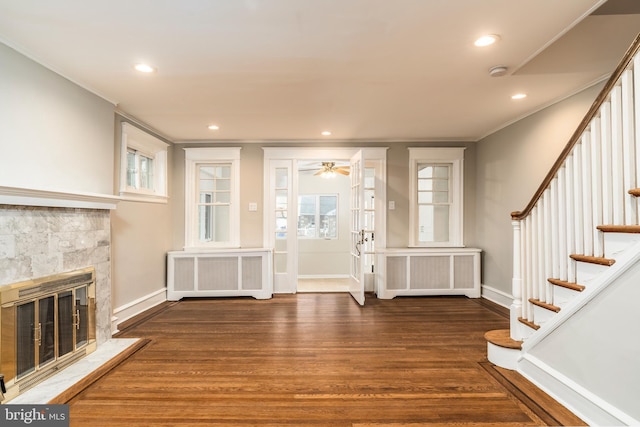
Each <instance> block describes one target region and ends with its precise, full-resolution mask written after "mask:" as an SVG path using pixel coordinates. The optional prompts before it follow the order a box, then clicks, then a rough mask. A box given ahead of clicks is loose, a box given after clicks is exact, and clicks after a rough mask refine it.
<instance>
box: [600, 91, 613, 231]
mask: <svg viewBox="0 0 640 427" xmlns="http://www.w3.org/2000/svg"><path fill="white" fill-rule="evenodd" d="M599 135H600V153H601V156H602V157H600V167H601V172H600V176H601V181H600V185H601V190H600V194H601V197H602V199H601V204H602V217H601V221H600V222H599V223H598V224H596V226H597V225H600V224H607V225H608V224H613V219H612V218H613V199H612V193H613V183H612V175H611V174H612V172H613V171H612V170H611V103H610V102H609V101H606V102H604V103H603V104H602V106H601V107H600V133H599Z"/></svg>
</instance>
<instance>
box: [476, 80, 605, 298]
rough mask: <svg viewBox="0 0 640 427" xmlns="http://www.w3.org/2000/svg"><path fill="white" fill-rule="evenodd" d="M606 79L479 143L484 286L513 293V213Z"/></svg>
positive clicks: (478, 195)
mask: <svg viewBox="0 0 640 427" xmlns="http://www.w3.org/2000/svg"><path fill="white" fill-rule="evenodd" d="M602 86H603V83H601V84H598V85H596V86H592V87H590V88H588V89H586V90H584V91H582V92H580V93H578V94H576V95H574V96H572V97H570V98H568V99H566V100H564V101H562V102H560V103H558V104H555V105H553V106H550V107H548V108H545V109H544V110H541V111H539V112H538V113H536V114H533V115H531V116H529V117H527V118H525V119H523V120H520V121H518V122H516V123H514V124H512V125H510V126H508V127H506V128H504V129H502V130H500V131H498V132H496V133H494V134H492V135H490V136H488V137H486V138H484V139H482V140H481V141H479V142H478V143H477V153H476V156H477V157H476V165H477V170H476V184H475V187H467V189H468V190H469V191H474V189H475V201H476V203H475V212H474V213H471V215H475V226H476V228H475V230H476V235H475V242H477V243H476V244H477V245H478V247H480V248H481V249H483V251H484V252H483V263H482V267H483V285H484V286H489V287H491V288H495V289H497V290H500V291H503V292H505V293H507V294H511V279H512V276H513V274H512V270H513V260H512V252H513V250H512V245H513V240H512V238H513V231H512V225H511V212H513V211H518V210H522V209H524V208H525V206H526V205H527V203H529V200H530V199H531V197H533V194H534V193H535V191H536V190H537V188H538V187H539V186H540V184H541V183H542V181H543V179H544V177H545V176H546V175H547V173H548V172H549V170H550V169H551V166H552V165H553V163H554V162H555V160H556V159H557V158H558V156H559V154H560V152H561V151H562V149H563V148H564V146H565V145H566V144H567V143H568V142H569V138H570V137H571V135H572V134H573V133H574V131H575V130H576V128H577V127H578V125H579V124H580V122H581V121H582V119H583V118H584V115H585V114H586V112H587V111H588V110H589V107H590V106H591V104H592V103H593V101H594V100H595V98H596V97H597V95H598V93H599V92H600V90H601V89H602Z"/></svg>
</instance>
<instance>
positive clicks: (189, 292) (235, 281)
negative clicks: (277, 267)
mask: <svg viewBox="0 0 640 427" xmlns="http://www.w3.org/2000/svg"><path fill="white" fill-rule="evenodd" d="M272 263H273V260H272V252H271V250H267V249H264V250H263V249H257V250H237V251H215V252H209V251H207V252H186V251H185V252H178V251H176V252H169V254H168V266H167V272H168V279H167V299H168V300H171V301H177V300H179V299H181V298H184V297H216V296H224V297H228V296H252V297H255V298H258V299H265V298H271V296H272V294H273V280H272Z"/></svg>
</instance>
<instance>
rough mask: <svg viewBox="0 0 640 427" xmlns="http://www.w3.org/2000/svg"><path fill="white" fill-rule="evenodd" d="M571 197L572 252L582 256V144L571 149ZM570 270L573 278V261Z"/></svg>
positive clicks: (579, 143)
mask: <svg viewBox="0 0 640 427" xmlns="http://www.w3.org/2000/svg"><path fill="white" fill-rule="evenodd" d="M573 196H574V206H575V209H574V211H575V221H574V228H575V246H574V249H573V250H574V252H575V253H577V254H584V253H585V251H584V207H583V201H582V144H581V142H578V143H577V144H576V145H575V147H573ZM570 262H571V266H572V267H571V270H570V271H573V277H574V278H575V261H573V260H571V261H570Z"/></svg>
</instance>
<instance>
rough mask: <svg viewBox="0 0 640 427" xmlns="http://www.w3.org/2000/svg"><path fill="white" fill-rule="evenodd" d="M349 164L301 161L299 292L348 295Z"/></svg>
mask: <svg viewBox="0 0 640 427" xmlns="http://www.w3.org/2000/svg"><path fill="white" fill-rule="evenodd" d="M349 169H350V167H349V161H345V160H339V159H331V161H327V160H326V159H319V160H298V161H297V170H298V174H297V178H298V185H297V188H298V200H297V202H298V206H297V230H296V234H297V239H298V245H297V246H298V286H297V289H296V291H297V292H349V253H350V242H349V209H350V208H349V200H350V194H349V192H350V190H351V186H350V182H351V181H350V177H349V174H350V170H349Z"/></svg>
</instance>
